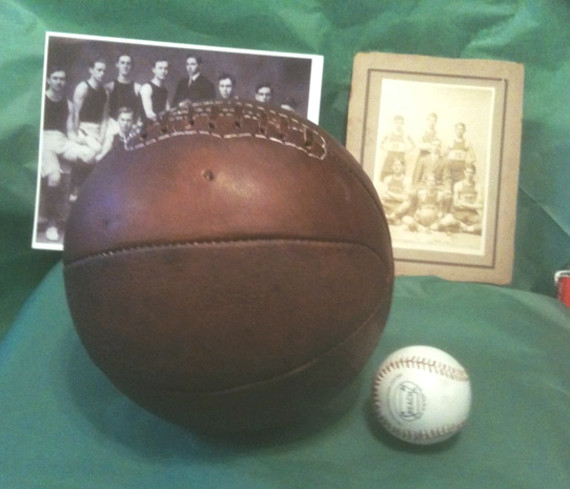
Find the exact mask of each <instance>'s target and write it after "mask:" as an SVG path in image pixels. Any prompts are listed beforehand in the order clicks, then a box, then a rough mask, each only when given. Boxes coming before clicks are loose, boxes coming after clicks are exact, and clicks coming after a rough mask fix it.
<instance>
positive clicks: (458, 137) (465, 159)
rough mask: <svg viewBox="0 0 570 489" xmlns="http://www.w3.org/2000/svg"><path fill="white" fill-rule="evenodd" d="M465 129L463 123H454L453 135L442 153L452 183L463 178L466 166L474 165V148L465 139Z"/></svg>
mask: <svg viewBox="0 0 570 489" xmlns="http://www.w3.org/2000/svg"><path fill="white" fill-rule="evenodd" d="M466 131H467V128H466V126H465V123H463V122H458V123H457V124H455V137H454V138H453V141H452V142H451V143H450V144H449V146H448V147H447V149H446V151H444V154H443V155H444V157H446V158H447V161H448V164H449V171H450V174H451V180H452V182H453V184H455V183H457V182H459V181H460V180H463V178H464V177H465V168H466V166H467V165H474V164H475V161H476V157H475V150H474V149H473V146H472V145H471V143H469V142H468V141H467V140H466V139H465V132H466Z"/></svg>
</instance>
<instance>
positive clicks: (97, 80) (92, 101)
mask: <svg viewBox="0 0 570 489" xmlns="http://www.w3.org/2000/svg"><path fill="white" fill-rule="evenodd" d="M106 69H107V65H106V63H105V61H104V60H103V59H100V58H99V59H96V60H95V61H93V62H92V63H91V64H90V65H89V78H88V79H87V80H84V81H81V82H79V83H78V84H77V86H76V87H75V91H74V92H73V130H74V132H75V133H76V134H77V141H78V142H79V143H81V144H86V145H88V146H93V145H98V150H97V153H99V152H100V151H101V148H102V143H103V139H104V138H105V132H106V128H107V119H108V117H109V104H108V96H107V91H106V90H105V87H104V85H103V82H104V78H105V72H106ZM92 169H93V167H92V165H74V166H73V168H72V171H71V179H72V192H71V195H70V199H71V200H72V201H74V200H75V199H76V198H77V192H78V191H79V187H80V186H81V184H82V183H83V182H84V181H85V179H86V178H87V176H88V175H89V173H90V172H91V170H92Z"/></svg>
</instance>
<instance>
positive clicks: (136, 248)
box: [64, 237, 382, 267]
mask: <svg viewBox="0 0 570 489" xmlns="http://www.w3.org/2000/svg"><path fill="white" fill-rule="evenodd" d="M276 243H289V244H291V243H294V244H313V245H319V246H336V247H361V248H365V249H367V250H368V251H370V252H371V253H373V254H374V255H376V256H377V257H378V258H382V257H381V256H380V255H379V254H378V253H377V252H376V250H374V249H373V248H371V247H370V246H368V245H366V244H364V243H357V242H351V241H334V240H324V239H323V240H318V239H312V238H306V239H305V238H284V237H278V238H242V239H220V240H203V241H199V240H196V241H173V242H169V243H156V244H138V245H131V246H125V247H120V248H115V249H109V250H104V251H98V252H96V253H91V254H88V255H85V256H80V257H77V258H70V259H68V260H65V259H64V265H65V266H66V267H70V266H78V265H81V264H82V263H84V262H87V261H92V260H96V259H99V258H107V257H111V256H115V255H124V254H127V253H132V252H143V251H151V250H159V249H176V248H194V247H196V248H198V247H221V246H227V245H236V244H245V245H250V244H251V245H253V244H276Z"/></svg>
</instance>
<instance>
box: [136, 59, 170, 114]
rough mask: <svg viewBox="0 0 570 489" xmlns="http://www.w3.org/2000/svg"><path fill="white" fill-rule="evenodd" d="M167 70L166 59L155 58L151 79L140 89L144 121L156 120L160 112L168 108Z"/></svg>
mask: <svg viewBox="0 0 570 489" xmlns="http://www.w3.org/2000/svg"><path fill="white" fill-rule="evenodd" d="M168 70H169V65H168V61H167V60H165V59H157V60H155V62H154V63H153V65H152V74H153V77H152V79H151V80H150V81H149V82H147V83H145V84H144V85H143V86H142V87H141V89H140V94H141V102H142V106H143V113H142V117H143V120H144V122H149V121H150V122H154V121H156V120H158V116H159V115H160V114H161V113H162V112H164V111H166V110H169V109H170V103H169V102H168V90H167V88H166V86H165V81H166V79H167V77H168Z"/></svg>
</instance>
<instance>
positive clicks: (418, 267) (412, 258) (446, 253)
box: [346, 52, 524, 284]
mask: <svg viewBox="0 0 570 489" xmlns="http://www.w3.org/2000/svg"><path fill="white" fill-rule="evenodd" d="M388 80H389V81H393V80H399V81H402V82H418V84H419V85H421V84H426V85H427V84H441V85H446V84H449V86H452V85H453V86H455V85H460V86H463V87H465V88H466V90H464V91H465V93H468V92H469V88H470V87H472V88H473V89H474V91H475V89H476V88H479V87H491V88H492V89H493V90H492V91H493V93H494V94H495V95H496V96H495V97H494V98H493V110H492V111H490V112H491V113H492V123H491V126H492V127H491V128H490V129H489V131H490V133H489V134H490V137H489V143H488V146H489V148H488V158H487V159H488V161H487V162H486V163H485V168H486V171H487V174H488V182H487V185H488V186H487V187H486V188H485V191H487V190H489V195H487V192H485V194H486V195H485V198H486V199H488V202H490V203H491V204H488V207H487V213H486V214H487V215H488V217H489V218H488V219H487V220H486V221H484V224H483V232H482V233H481V238H480V240H481V252H480V253H479V252H477V253H475V252H473V253H470V252H464V251H463V250H459V249H453V248H451V247H449V248H446V246H445V245H443V246H441V247H440V248H437V247H432V246H424V244H423V241H422V240H421V239H418V240H417V242H416V243H414V245H413V246H412V247H411V248H410V247H408V246H403V245H402V243H401V242H399V241H398V240H396V239H395V238H394V234H395V233H394V231H396V228H392V227H391V234H392V241H393V242H392V244H393V251H394V261H395V270H396V274H397V275H436V276H439V277H441V278H444V279H448V280H456V281H473V282H486V283H495V284H507V283H509V282H510V281H511V280H512V268H513V257H514V231H515V222H516V203H517V192H518V173H519V160H520V142H521V133H522V107H523V86H524V67H523V65H522V64H519V63H513V62H508V61H496V60H476V59H449V58H435V57H430V56H418V55H400V54H391V53H375V52H372V53H358V54H357V55H356V56H355V58H354V64H353V73H352V82H351V94H350V99H349V107H348V124H347V143H346V145H347V148H348V150H349V151H350V152H351V153H352V154H353V156H354V157H355V158H356V159H357V160H358V162H359V163H360V164H361V165H362V167H363V169H364V170H365V172H366V173H367V174H368V175H369V177H370V178H371V180H373V181H374V178H375V171H376V170H377V168H376V167H377V162H378V161H379V156H380V150H379V142H380V141H379V140H380V138H381V134H383V133H385V132H386V131H387V130H388V129H389V128H386V127H379V126H380V123H379V120H380V115H381V114H382V108H381V104H382V92H383V91H384V90H385V89H384V88H383V86H384V85H385V82H387V81H388ZM386 86H390V85H389V84H388V83H386ZM396 105H397V102H396ZM422 116H424V114H421V115H420V117H422ZM416 235H417V236H418V238H420V233H416Z"/></svg>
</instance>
